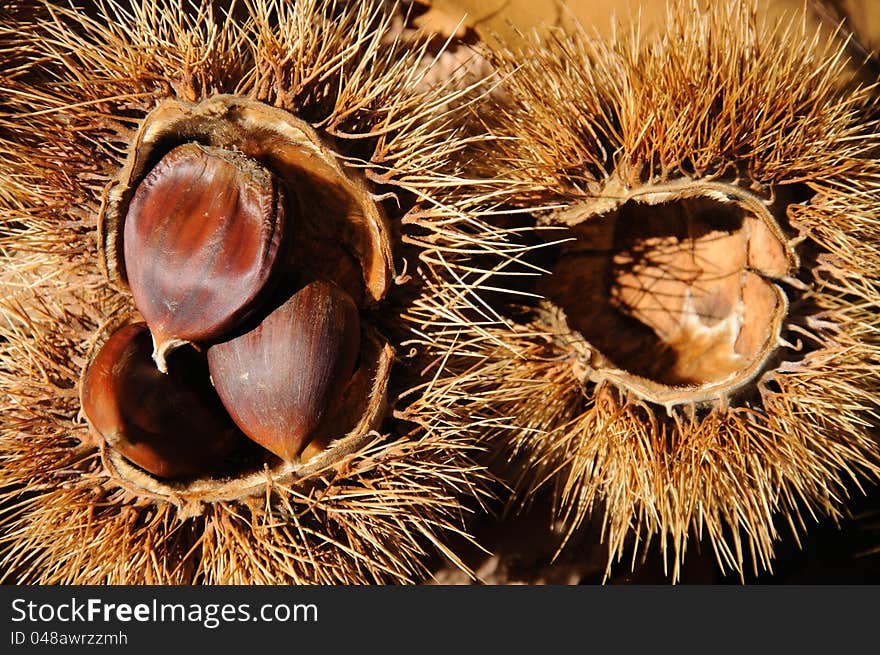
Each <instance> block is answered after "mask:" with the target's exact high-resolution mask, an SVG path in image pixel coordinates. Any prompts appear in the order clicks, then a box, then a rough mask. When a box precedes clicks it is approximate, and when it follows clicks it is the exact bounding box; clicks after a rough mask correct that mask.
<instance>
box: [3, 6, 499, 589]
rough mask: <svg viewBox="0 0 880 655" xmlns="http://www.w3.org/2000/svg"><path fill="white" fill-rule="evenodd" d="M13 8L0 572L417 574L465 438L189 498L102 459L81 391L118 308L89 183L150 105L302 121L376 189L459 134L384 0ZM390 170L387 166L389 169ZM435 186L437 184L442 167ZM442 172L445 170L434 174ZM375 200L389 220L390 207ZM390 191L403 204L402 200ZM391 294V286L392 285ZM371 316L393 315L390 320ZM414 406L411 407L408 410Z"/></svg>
mask: <svg viewBox="0 0 880 655" xmlns="http://www.w3.org/2000/svg"><path fill="white" fill-rule="evenodd" d="M212 7H213V3H211V2H209V1H208V0H205V1H203V2H194V3H188V2H184V1H183V0H157V1H151V2H147V3H131V5H125V4H117V3H116V2H110V1H107V2H104V1H102V2H99V3H97V6H91V8H90V9H88V10H86V9H79V8H71V7H70V6H62V5H60V4H58V5H56V4H50V3H46V4H43V3H38V2H20V3H16V4H15V5H14V6H13V7H11V8H9V9H7V10H6V13H4V14H2V21H0V70H2V76H3V79H2V83H0V87H2V88H3V90H4V92H3V99H2V100H0V158H2V161H3V165H2V168H0V255H2V272H0V290H2V292H3V293H2V300H0V391H2V395H0V414H2V416H3V424H2V428H0V461H2V469H0V526H2V529H0V534H2V536H0V554H2V574H0V577H2V579H4V580H6V581H11V582H17V583H46V584H50V583H68V584H75V583H76V584H78V583H125V584H137V583H157V584H167V583H191V582H206V583H232V582H239V583H253V582H266V583H290V582H297V583H299V582H303V583H304V582H318V583H335V582H340V583H373V582H413V581H418V580H420V579H422V578H423V577H424V576H425V575H426V572H427V568H426V565H425V563H424V562H425V560H426V559H427V558H428V557H430V556H434V555H436V554H437V553H438V552H440V553H444V554H445V555H447V556H448V557H450V558H452V559H453V560H454V559H455V555H454V553H451V552H447V549H446V547H445V546H444V545H443V543H444V536H446V535H449V534H453V533H455V534H460V530H461V525H462V515H463V513H465V512H466V510H464V509H462V504H461V501H460V496H462V495H466V496H472V495H477V496H478V495H480V494H481V493H482V492H481V491H479V490H478V487H479V485H480V482H481V480H482V479H483V475H484V474H483V473H482V472H481V469H480V468H479V467H477V466H475V465H474V464H473V463H472V460H471V457H470V454H471V448H472V446H473V444H472V441H473V439H472V436H471V435H468V434H465V435H461V438H453V437H454V435H453V434H452V433H450V432H444V433H439V432H432V433H425V432H424V431H418V430H415V431H413V430H412V426H410V427H403V428H402V427H400V425H401V424H399V423H396V422H395V423H393V425H392V427H394V428H395V429H394V432H393V433H391V432H387V433H386V434H382V435H380V434H376V435H375V437H376V438H375V439H374V440H372V441H371V442H368V443H366V444H364V445H363V446H362V447H360V448H359V449H358V450H357V451H356V452H353V453H351V454H350V455H348V456H347V457H346V458H345V459H344V461H342V462H338V463H336V464H335V465H332V466H328V467H326V468H323V469H321V470H318V471H315V472H313V474H311V475H310V476H308V479H307V480H303V481H302V484H301V485H297V486H296V487H295V488H294V487H284V486H281V485H279V484H278V483H277V481H273V480H272V479H270V478H269V479H267V481H266V485H265V493H264V494H262V495H261V496H257V497H256V498H251V499H249V500H247V501H245V500H241V501H234V502H233V501H229V502H225V501H223V502H215V503H210V504H207V505H206V506H202V507H198V508H194V507H192V506H180V505H177V504H175V503H174V502H171V501H166V500H157V499H155V498H152V497H140V496H138V495H137V494H135V493H133V492H132V491H131V490H127V489H124V488H121V487H120V486H119V485H118V484H117V481H116V480H114V479H113V478H112V476H111V475H110V474H109V473H108V471H107V470H106V469H105V468H104V467H103V466H102V462H101V457H100V453H99V450H98V444H95V443H94V442H93V441H92V440H91V438H90V437H89V435H88V429H87V426H86V423H85V421H84V419H83V417H82V416H81V413H80V408H79V403H78V402H77V384H78V379H79V376H80V373H81V370H82V367H83V366H84V365H85V363H86V357H87V354H88V352H89V350H90V348H91V346H92V345H93V340H94V339H95V338H96V337H95V335H97V334H98V333H99V332H101V330H102V329H103V327H104V326H106V325H109V324H111V323H113V322H114V321H117V320H119V317H120V316H124V315H127V314H128V313H130V312H131V311H132V309H133V308H132V306H131V301H130V299H129V298H128V297H127V296H125V295H123V294H121V293H119V292H118V291H115V290H113V289H112V288H111V286H110V285H109V284H108V283H107V281H106V280H105V279H104V278H103V277H102V275H101V271H100V268H99V265H98V261H99V260H98V253H97V240H96V218H97V216H98V210H99V205H100V201H101V194H102V190H103V189H104V187H105V185H106V184H107V182H108V181H109V180H110V179H111V178H112V176H113V175H115V174H116V172H117V171H118V170H119V168H120V166H121V165H122V163H123V161H124V159H125V156H126V148H127V146H128V143H129V142H130V140H131V137H132V135H133V134H134V132H135V130H136V128H137V126H138V124H139V122H140V121H141V119H142V118H143V117H144V116H145V115H146V114H147V112H148V111H149V110H151V109H152V108H153V107H154V106H156V105H157V104H158V103H159V102H160V101H162V100H163V99H165V98H168V97H176V98H179V99H181V100H185V101H188V102H197V101H199V100H201V99H204V98H206V97H209V96H213V95H217V94H223V93H227V94H236V95H240V96H245V97H247V98H251V99H255V100H259V101H261V102H264V103H267V104H269V105H272V106H275V107H279V108H282V109H285V110H288V111H290V112H291V113H292V114H294V115H296V116H298V117H299V118H301V119H304V120H306V121H308V122H309V123H311V125H312V126H314V127H315V128H316V129H317V130H318V131H319V132H320V133H321V134H323V135H324V137H326V139H327V142H328V143H329V144H332V146H333V147H334V148H335V149H337V150H338V152H339V156H340V157H342V158H343V159H344V160H345V161H346V162H347V164H348V165H350V166H353V167H356V168H359V169H361V170H362V171H363V172H364V173H365V175H366V176H367V178H369V179H370V180H372V181H373V182H374V183H375V189H376V193H377V197H378V194H383V193H386V192H388V190H389V189H392V190H393V188H394V187H388V186H384V185H385V184H392V185H398V187H399V185H401V184H404V183H405V184H407V185H417V184H418V183H419V181H420V180H429V181H432V180H433V182H432V183H433V184H434V185H437V184H440V177H441V176H435V175H434V174H433V173H432V172H431V171H433V170H435V169H437V168H438V166H437V162H444V161H447V160H449V159H450V158H451V157H453V155H454V153H455V152H456V151H457V150H458V149H459V148H460V147H461V139H460V138H459V136H458V133H457V131H456V129H457V128H456V117H455V116H454V115H451V114H448V113H447V112H448V107H449V106H450V105H451V103H452V102H453V101H454V100H455V98H456V97H457V94H458V93H463V92H465V91H463V90H454V89H452V88H444V87H442V86H435V87H432V88H428V87H426V86H425V85H424V84H421V82H422V79H423V76H424V75H425V74H426V73H425V67H424V66H417V64H418V63H420V62H421V61H422V60H423V58H424V56H425V46H424V45H422V46H419V47H416V46H414V45H412V46H411V47H409V48H406V49H404V48H403V47H401V46H400V45H399V44H398V43H397V42H396V41H395V38H394V34H393V32H392V31H391V28H390V26H391V25H392V19H393V12H394V9H393V8H389V7H388V6H387V5H385V4H384V3H381V2H363V3H337V2H332V1H331V0H307V1H303V2H297V3H288V2H283V1H280V0H278V1H276V0H250V1H248V2H246V3H243V4H240V5H237V6H234V7H233V8H231V9H230V10H229V13H228V14H227V13H218V12H216V11H215V10H214V9H212ZM404 168H405V169H406V171H407V173H406V174H405V175H404V174H403V173H402V170H403V169H404ZM443 179H444V180H445V178H443ZM447 183H451V182H448V181H447ZM395 200H398V199H395V198H393V197H391V199H390V200H389V201H387V206H388V207H389V208H390V209H391V211H390V213H391V214H392V215H393V214H394V212H398V211H400V204H397V203H395ZM399 202H406V198H404V199H403V200H402V201H399ZM392 295H393V292H392ZM386 320H387V322H389V323H392V324H393V323H395V321H397V322H399V320H398V319H397V318H396V317H388V318H386ZM416 418H417V417H416Z"/></svg>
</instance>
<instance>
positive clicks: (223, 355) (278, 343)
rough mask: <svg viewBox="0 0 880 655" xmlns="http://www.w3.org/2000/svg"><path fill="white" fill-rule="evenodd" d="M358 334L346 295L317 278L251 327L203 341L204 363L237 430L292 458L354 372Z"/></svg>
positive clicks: (356, 318)
mask: <svg viewBox="0 0 880 655" xmlns="http://www.w3.org/2000/svg"><path fill="white" fill-rule="evenodd" d="M360 339H361V334H360V318H359V315H358V308H357V306H356V305H355V303H354V300H352V298H351V296H349V295H348V294H347V293H346V292H345V291H343V290H342V289H340V288H339V287H337V286H336V285H334V284H332V283H329V282H325V281H320V280H317V281H312V282H309V283H308V284H306V285H305V286H303V287H301V288H300V289H298V290H297V291H296V292H295V293H293V294H292V295H291V296H290V297H289V298H288V299H286V300H285V301H284V302H283V303H281V304H280V305H279V306H278V307H277V308H276V309H274V310H273V311H272V312H271V313H269V314H268V315H267V316H266V318H265V319H263V321H262V322H260V323H259V325H257V326H256V327H255V328H253V329H252V330H250V331H248V332H245V333H244V334H241V335H239V336H236V337H234V338H232V339H229V340H227V341H224V342H221V343H217V344H215V345H212V346H211V347H210V348H208V367H209V369H210V372H211V378H212V380H213V382H214V386H215V387H216V389H217V393H218V394H219V396H220V398H221V400H222V401H223V404H224V405H225V406H226V409H227V410H228V411H229V414H230V415H231V416H232V418H233V420H234V421H235V422H236V423H237V424H238V426H239V427H240V428H241V430H242V431H243V432H244V433H245V434H246V435H247V436H249V437H250V438H251V439H253V440H254V441H255V442H257V443H258V444H260V445H261V446H263V447H264V448H266V449H267V450H269V451H271V452H272V453H274V454H275V455H277V456H278V457H280V458H282V459H283V460H285V461H288V462H293V461H295V460H297V459H298V458H299V456H300V453H301V452H302V451H303V449H304V448H305V447H306V446H307V445H308V443H309V441H310V439H311V437H312V436H313V435H314V432H315V429H316V428H317V427H318V425H319V424H320V423H321V422H322V420H323V419H325V418H326V417H327V416H328V415H329V414H330V413H331V412H333V411H335V410H336V408H337V407H338V404H339V402H340V399H341V398H342V395H343V392H344V390H345V387H346V385H347V384H348V382H349V380H350V379H351V377H352V375H353V373H354V369H355V364H356V363H357V360H358V353H359V350H360Z"/></svg>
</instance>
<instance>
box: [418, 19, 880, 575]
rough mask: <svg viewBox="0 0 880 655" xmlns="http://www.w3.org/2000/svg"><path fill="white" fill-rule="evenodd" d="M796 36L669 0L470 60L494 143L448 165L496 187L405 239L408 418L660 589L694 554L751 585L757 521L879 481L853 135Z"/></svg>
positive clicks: (864, 198) (817, 60)
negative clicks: (416, 365)
mask: <svg viewBox="0 0 880 655" xmlns="http://www.w3.org/2000/svg"><path fill="white" fill-rule="evenodd" d="M802 24H803V21H799V20H798V19H797V18H795V19H794V20H793V21H792V22H791V23H790V24H788V23H785V24H782V25H780V26H777V27H771V26H768V25H765V24H763V23H762V22H761V21H760V20H758V19H757V18H756V10H755V7H754V5H753V4H751V3H746V4H742V3H739V2H725V3H716V4H713V6H712V7H711V8H708V9H707V8H703V7H700V6H698V5H697V4H695V3H686V2H679V3H672V4H671V5H670V15H669V19H668V25H667V27H666V28H665V30H664V31H663V32H662V33H660V34H659V35H658V36H657V37H656V38H652V39H647V40H645V41H642V40H640V37H638V35H633V36H630V37H626V38H622V39H619V40H615V41H602V40H594V39H591V38H590V37H588V36H586V34H584V33H583V32H581V33H578V34H575V35H574V36H569V35H562V34H556V35H553V34H551V35H550V36H548V37H547V38H545V39H543V40H540V41H537V42H534V43H532V44H531V45H528V46H525V47H523V48H522V49H520V50H511V51H504V50H501V49H497V50H495V51H494V56H493V57H492V61H493V63H494V64H495V66H496V67H498V69H499V70H500V71H501V72H502V74H503V75H504V76H505V80H506V84H505V85H504V87H503V93H499V94H498V95H497V96H493V100H494V101H495V102H494V105H493V106H490V107H489V108H487V109H486V110H485V111H484V112H483V114H482V120H483V121H484V124H486V125H489V126H490V127H491V129H492V131H493V133H494V134H495V135H496V136H497V137H499V138H497V139H496V140H491V141H484V142H482V144H481V146H482V149H478V152H477V154H474V155H473V156H471V157H469V158H468V159H467V161H468V162H470V164H471V166H470V172H471V175H472V176H473V178H480V177H483V178H493V177H494V178H496V179H498V180H499V185H498V192H497V194H494V195H490V194H485V193H484V200H483V201H479V200H475V197H476V194H474V193H472V192H470V191H469V190H468V189H462V188H459V189H455V190H450V191H449V193H448V194H447V195H446V202H445V204H446V206H447V207H449V208H450V209H449V215H448V220H446V221H444V222H443V223H442V224H437V226H435V228H434V229H433V230H432V229H431V221H430V220H425V221H420V222H419V225H420V227H421V228H423V229H424V230H426V236H425V237H424V238H423V239H422V240H421V243H422V244H423V246H424V247H425V248H426V250H427V251H428V254H427V255H426V259H427V260H429V261H432V262H433V263H434V265H433V270H434V273H435V281H434V282H433V283H432V284H433V285H434V286H433V294H431V295H429V296H425V297H423V298H422V299H421V301H420V302H419V303H418V304H417V307H416V308H415V309H414V314H416V315H417V316H418V317H419V318H421V320H422V321H423V323H424V334H426V337H427V338H426V339H425V340H424V343H426V344H428V346H429V347H431V348H433V351H434V352H436V353H437V354H438V357H440V356H442V355H443V353H446V356H444V357H443V360H442V361H443V365H444V368H443V370H439V371H437V377H436V379H434V380H433V381H432V384H431V401H432V402H433V403H434V404H435V406H437V407H438V408H440V409H439V411H440V413H441V414H442V415H443V416H445V417H447V419H446V420H453V419H450V418H448V417H465V416H466V417H468V419H467V421H469V422H470V421H480V420H482V421H484V422H485V424H487V425H488V426H489V428H488V429H487V431H486V434H485V435H484V436H485V439H486V443H487V444H491V445H492V447H493V448H494V449H495V454H496V463H497V465H498V467H499V470H502V471H503V472H504V473H503V474H504V475H505V476H507V478H508V479H509V480H510V482H511V484H512V486H514V487H515V488H516V489H517V491H518V493H517V494H516V496H515V497H514V498H513V499H512V500H511V508H512V509H515V508H517V507H519V506H521V504H527V503H528V499H529V498H530V497H532V496H533V495H534V494H535V493H536V491H537V490H539V489H543V488H546V487H549V488H550V489H552V490H553V494H554V498H555V501H554V503H555V507H556V515H557V517H558V518H559V519H560V520H561V521H563V523H564V525H565V526H566V527H567V532H566V534H571V533H572V532H573V531H574V530H576V529H578V528H579V527H582V526H584V525H585V524H588V523H590V522H593V523H594V525H595V527H596V529H597V530H598V531H600V532H601V533H602V534H603V536H604V538H605V540H606V542H607V544H608V547H609V551H610V556H609V560H608V566H609V567H610V566H611V564H612V562H613V561H614V560H615V559H618V558H620V557H622V556H623V555H624V553H625V552H626V551H627V550H628V549H630V548H632V549H634V550H635V549H636V548H638V547H640V546H643V545H644V544H646V543H647V544H651V543H657V544H658V546H659V548H660V550H661V552H662V554H663V557H664V558H665V561H666V563H667V565H668V566H669V567H670V576H671V578H672V579H673V580H675V579H677V577H678V575H679V565H680V563H681V561H682V560H683V558H684V555H685V552H686V550H687V548H688V546H689V545H690V544H691V543H692V542H693V541H694V540H699V541H701V542H702V543H703V546H704V547H705V548H711V549H712V550H713V551H714V552H715V554H716V557H717V560H718V562H719V563H720V565H721V566H722V567H723V568H725V569H728V568H730V569H733V570H734V571H737V572H739V573H740V574H741V575H742V574H744V570H745V568H746V567H747V566H749V565H750V564H751V566H752V567H754V569H755V570H759V569H769V568H770V567H771V562H772V559H773V555H774V543H775V542H776V541H777V540H778V539H780V538H782V534H781V531H780V528H779V525H780V524H787V525H789V526H790V527H791V528H792V530H793V531H794V532H798V531H801V530H804V529H806V527H807V523H806V521H807V517H809V516H813V515H816V516H818V515H829V516H832V517H836V516H840V515H842V514H843V513H845V512H846V502H845V498H846V497H847V495H848V494H850V493H852V492H853V491H857V490H858V489H859V488H860V485H864V484H866V482H868V481H876V480H877V477H878V473H880V449H878V444H877V428H878V426H877V420H876V416H877V410H878V405H877V396H876V389H877V386H878V382H880V351H878V344H877V340H876V338H875V337H874V336H872V335H874V334H876V332H877V330H878V314H877V312H876V308H877V306H878V305H880V295H878V288H877V285H876V279H877V276H878V272H880V259H878V252H880V232H878V230H877V226H876V221H875V220H874V219H873V218H872V216H873V214H874V213H875V204H876V198H877V180H878V179H880V178H878V172H880V163H878V154H877V153H878V151H880V144H878V141H877V133H878V131H877V124H876V122H875V121H874V120H873V119H872V118H871V115H872V114H871V100H870V96H871V90H870V89H868V88H866V87H864V86H860V85H859V84H857V83H854V82H853V81H852V77H851V72H850V71H851V69H848V62H847V60H846V57H845V56H844V55H843V54H842V51H841V46H839V44H837V43H836V42H833V41H832V42H828V43H825V42H823V41H822V40H821V39H820V38H819V37H818V36H814V35H812V34H810V33H808V32H804V31H801V30H800V29H799V28H798V27H797V25H802ZM505 96H506V97H505ZM463 208H466V209H467V214H468V219H467V220H465V219H464V217H463V214H464V213H465V212H464V211H462V209H463ZM456 211H458V212H460V213H459V214H457V213H456ZM525 213H529V214H532V215H533V216H534V217H535V218H534V219H533V220H531V221H530V220H528V219H527V218H526V217H525V216H524V214H525ZM517 216H522V217H523V218H522V219H521V220H517ZM529 279H532V280H533V281H532V282H528V280H529ZM456 350H457V352H456ZM450 352H452V355H449V353H450ZM462 423H464V421H462ZM635 561H636V560H635V555H634V559H633V562H634V563H635Z"/></svg>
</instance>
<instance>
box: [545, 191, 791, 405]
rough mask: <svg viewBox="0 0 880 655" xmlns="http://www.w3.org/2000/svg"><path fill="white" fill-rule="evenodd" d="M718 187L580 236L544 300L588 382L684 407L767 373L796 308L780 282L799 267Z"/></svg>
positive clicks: (741, 200)
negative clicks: (615, 386) (610, 384)
mask: <svg viewBox="0 0 880 655" xmlns="http://www.w3.org/2000/svg"><path fill="white" fill-rule="evenodd" d="M719 187H722V185H720V184H713V183H707V184H705V185H703V186H702V187H698V188H696V189H666V190H664V189H653V190H652V192H651V193H650V194H642V195H640V196H633V197H631V198H629V199H628V200H627V201H626V202H623V203H622V204H620V205H619V206H618V207H617V208H616V209H614V210H613V211H611V212H609V213H606V214H603V215H601V216H591V217H590V216H586V217H585V220H583V221H582V222H579V223H576V224H573V225H572V226H571V227H570V233H569V234H568V235H566V236H568V237H570V240H569V241H567V242H566V243H565V244H563V245H562V246H561V247H560V249H559V252H558V256H556V257H555V261H554V263H553V264H552V267H551V268H552V275H551V276H547V277H546V278H545V280H544V282H543V283H542V287H541V289H540V291H541V292H542V294H543V295H545V297H547V298H548V299H549V300H550V301H551V302H552V304H553V305H554V307H552V310H554V311H553V313H554V315H555V316H556V320H560V319H561V320H562V321H563V322H564V323H565V324H566V325H565V327H566V330H565V331H566V332H567V333H568V334H567V335H566V336H565V338H566V339H567V344H568V347H571V346H572V345H574V346H575V349H576V350H577V351H579V352H580V353H581V355H582V356H581V358H580V359H581V361H580V365H581V367H582V368H583V375H585V376H586V377H588V378H590V379H592V380H594V381H599V380H606V379H611V380H612V381H614V382H616V383H617V384H618V385H620V386H622V387H624V388H626V389H628V390H629V391H631V392H633V393H635V394H636V395H637V396H640V397H642V398H644V399H646V400H650V401H655V402H660V403H663V404H675V403H677V402H681V403H686V402H695V401H696V402H699V401H703V400H710V399H713V398H716V397H722V396H724V395H727V394H729V393H730V392H731V391H732V390H734V389H736V388H738V387H740V386H742V385H743V384H745V383H747V382H748V381H750V380H752V379H754V377H755V376H756V375H757V374H758V373H759V372H760V371H761V370H762V367H763V363H764V362H765V361H766V360H767V358H768V357H769V356H770V354H771V353H772V352H773V350H775V348H776V347H777V345H778V344H779V342H780V333H781V329H782V325H783V323H784V319H785V316H786V314H787V310H788V303H787V298H786V295H785V293H784V292H783V290H782V288H781V287H780V286H779V284H777V283H776V281H777V280H779V279H781V278H783V277H785V276H786V275H788V274H789V272H790V271H791V270H792V268H793V266H795V265H796V258H795V255H794V253H793V251H792V250H791V248H790V246H789V244H788V243H787V241H786V240H785V237H784V235H783V233H782V231H781V229H780V228H779V226H778V224H777V223H776V221H775V220H774V219H773V217H772V215H771V214H770V212H769V211H768V209H767V207H766V205H765V204H764V203H763V202H761V201H760V200H759V199H757V198H756V197H754V196H752V195H751V194H749V193H747V192H744V191H742V190H741V189H739V188H736V187H733V188H719ZM554 236H557V237H558V234H554ZM571 332H575V333H576V334H574V335H573V334H571Z"/></svg>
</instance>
